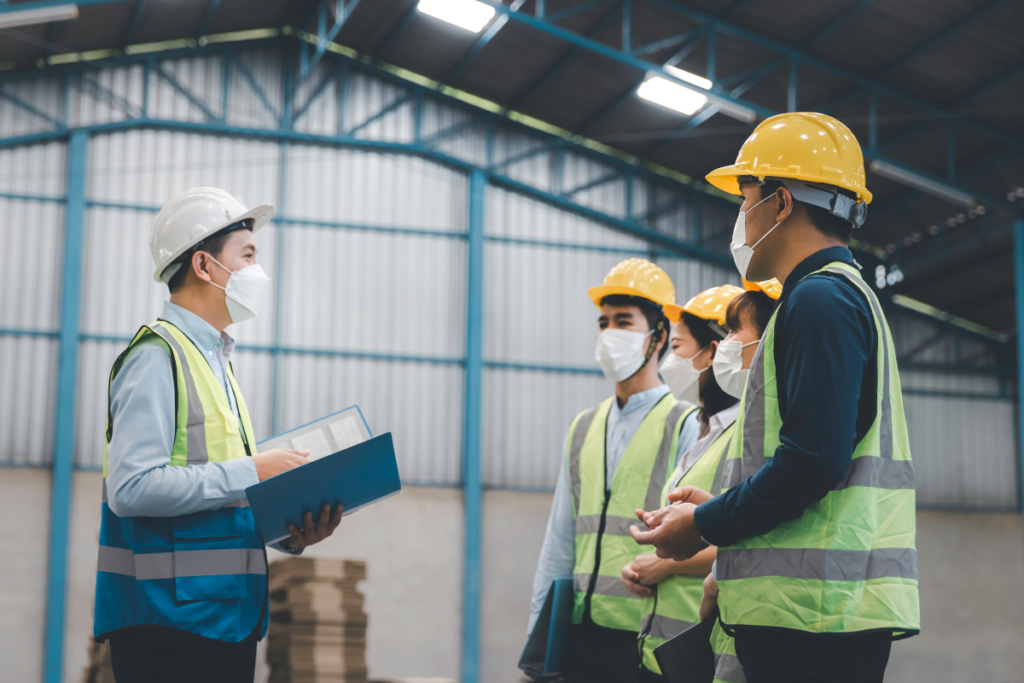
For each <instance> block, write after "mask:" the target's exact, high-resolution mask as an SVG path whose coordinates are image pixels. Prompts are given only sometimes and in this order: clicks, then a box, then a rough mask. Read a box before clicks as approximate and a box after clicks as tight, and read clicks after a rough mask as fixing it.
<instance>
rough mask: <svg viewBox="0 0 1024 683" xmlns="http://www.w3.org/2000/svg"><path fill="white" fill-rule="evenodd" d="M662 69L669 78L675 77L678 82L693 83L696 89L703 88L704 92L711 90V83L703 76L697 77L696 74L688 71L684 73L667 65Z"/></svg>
mask: <svg viewBox="0 0 1024 683" xmlns="http://www.w3.org/2000/svg"><path fill="white" fill-rule="evenodd" d="M662 68H664V69H665V71H667V72H668V73H669V75H670V76H675V77H676V78H678V79H679V80H681V81H686V82H687V83H693V84H694V85H695V86H697V87H698V88H704V89H705V90H711V86H712V85H713V84H712V83H711V81H709V80H708V79H706V78H704V77H703V76H698V75H697V74H692V73H690V72H689V71H684V70H683V69H677V68H676V67H674V66H670V65H668V64H666V65H665V66H664V67H662Z"/></svg>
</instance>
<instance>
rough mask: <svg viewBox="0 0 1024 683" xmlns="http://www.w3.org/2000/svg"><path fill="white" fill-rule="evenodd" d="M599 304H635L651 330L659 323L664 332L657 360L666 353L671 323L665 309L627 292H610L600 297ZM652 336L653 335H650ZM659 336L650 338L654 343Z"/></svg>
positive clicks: (657, 340)
mask: <svg viewBox="0 0 1024 683" xmlns="http://www.w3.org/2000/svg"><path fill="white" fill-rule="evenodd" d="M601 305H602V306H604V305H608V306H636V307H637V308H639V309H640V312H641V313H643V314H644V318H646V319H647V327H648V328H649V329H651V330H657V329H658V325H659V324H660V325H661V329H662V332H664V335H663V336H664V338H665V345H664V346H662V347H661V351H659V352H658V360H659V361H660V360H661V359H662V358H664V357H665V354H666V353H668V347H669V343H668V332H669V328H670V327H671V324H670V323H669V321H668V318H667V317H665V311H664V309H662V307H661V306H659V305H658V304H656V303H654V302H653V301H651V300H650V299H645V298H643V297H640V296H630V295H629V294H610V295H608V296H606V297H604V298H603V299H601ZM652 336H653V335H652ZM660 339H661V338H660V337H657V338H655V339H653V340H652V342H653V343H654V344H657V343H658V342H659V341H660Z"/></svg>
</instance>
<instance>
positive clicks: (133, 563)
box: [97, 546, 267, 581]
mask: <svg viewBox="0 0 1024 683" xmlns="http://www.w3.org/2000/svg"><path fill="white" fill-rule="evenodd" d="M97 570H98V571H101V572H110V573H111V574H120V575H122V576H133V577H135V579H136V580H137V581H149V580H153V579H174V578H182V577H186V576H224V575H225V574H266V573H267V565H266V563H264V561H263V550H262V549H259V550H257V549H255V548H228V549H217V550H186V551H175V552H170V553H139V554H137V555H136V554H135V553H133V552H132V551H131V550H129V549H128V548H112V547H110V546H100V553H99V561H98V562H97Z"/></svg>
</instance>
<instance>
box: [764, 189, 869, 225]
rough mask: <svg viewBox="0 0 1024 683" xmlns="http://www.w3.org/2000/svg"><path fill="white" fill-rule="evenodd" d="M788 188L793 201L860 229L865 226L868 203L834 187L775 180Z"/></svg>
mask: <svg viewBox="0 0 1024 683" xmlns="http://www.w3.org/2000/svg"><path fill="white" fill-rule="evenodd" d="M773 180H778V181H779V182H780V183H782V184H783V185H785V186H786V189H787V190H789V192H790V194H792V195H793V199H796V200H797V201H800V202H804V203H805V204H810V205H811V206H820V207H821V208H823V209H825V210H826V211H828V212H829V213H831V214H832V215H833V216H838V217H839V218H842V219H843V220H846V221H849V222H850V223H852V224H853V227H855V228H859V227H860V226H862V225H864V221H865V219H867V216H868V205H867V203H866V202H862V201H858V200H857V199H855V198H854V197H848V196H846V195H845V194H843V193H842V192H840V191H839V190H838V189H837V188H836V187H834V186H832V185H822V184H819V183H810V182H807V181H805V180H796V179H795V178H777V179H775V178H773Z"/></svg>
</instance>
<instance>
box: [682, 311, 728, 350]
mask: <svg viewBox="0 0 1024 683" xmlns="http://www.w3.org/2000/svg"><path fill="white" fill-rule="evenodd" d="M679 322H681V323H683V324H684V325H686V329H688V330H689V331H690V334H692V335H693V338H694V339H696V340H697V344H698V346H700V348H701V349H703V348H704V347H705V346H707V345H709V344H710V343H711V342H713V341H722V339H723V338H724V335H722V334H719V333H718V331H717V330H715V329H713V328H712V327H711V325H710V321H709V320H705V319H704V318H700V317H698V316H695V315H694V314H693V313H687V312H686V311H683V317H682V318H680V320H679Z"/></svg>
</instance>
